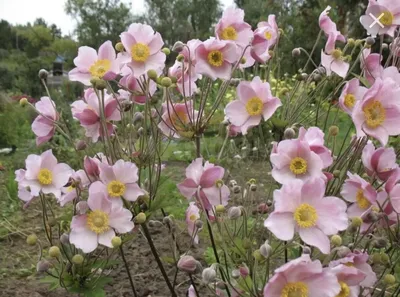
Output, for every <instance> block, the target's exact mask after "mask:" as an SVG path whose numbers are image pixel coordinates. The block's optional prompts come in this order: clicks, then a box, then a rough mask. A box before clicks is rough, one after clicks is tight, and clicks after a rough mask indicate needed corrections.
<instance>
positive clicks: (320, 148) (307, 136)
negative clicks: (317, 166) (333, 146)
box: [298, 127, 333, 168]
mask: <svg viewBox="0 0 400 297" xmlns="http://www.w3.org/2000/svg"><path fill="white" fill-rule="evenodd" d="M324 136H325V135H324V132H322V130H321V129H320V128H318V127H310V128H308V129H307V130H306V129H305V128H304V127H300V130H299V137H298V139H299V140H301V141H305V142H307V143H308V145H309V146H310V150H311V151H313V152H314V153H316V154H317V155H318V156H319V157H320V158H321V160H322V163H323V168H326V167H329V166H331V165H332V162H333V158H332V153H331V151H330V150H329V149H328V148H327V147H326V146H325V145H324V142H325V140H324Z"/></svg>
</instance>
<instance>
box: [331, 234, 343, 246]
mask: <svg viewBox="0 0 400 297" xmlns="http://www.w3.org/2000/svg"><path fill="white" fill-rule="evenodd" d="M342 242H343V240H342V237H340V235H333V236H332V237H331V244H332V245H334V246H340V245H342Z"/></svg>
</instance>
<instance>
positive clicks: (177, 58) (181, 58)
mask: <svg viewBox="0 0 400 297" xmlns="http://www.w3.org/2000/svg"><path fill="white" fill-rule="evenodd" d="M176 60H177V61H178V62H182V61H183V60H185V56H184V55H182V54H179V55H178V56H177V57H176Z"/></svg>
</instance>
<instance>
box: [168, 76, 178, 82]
mask: <svg viewBox="0 0 400 297" xmlns="http://www.w3.org/2000/svg"><path fill="white" fill-rule="evenodd" d="M170 79H171V81H172V83H173V84H176V82H177V81H178V78H177V77H176V76H171V77H170Z"/></svg>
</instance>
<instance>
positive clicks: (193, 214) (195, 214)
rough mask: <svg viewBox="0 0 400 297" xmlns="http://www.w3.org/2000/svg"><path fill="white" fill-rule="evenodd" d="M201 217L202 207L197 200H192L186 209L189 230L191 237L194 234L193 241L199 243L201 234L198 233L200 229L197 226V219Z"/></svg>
mask: <svg viewBox="0 0 400 297" xmlns="http://www.w3.org/2000/svg"><path fill="white" fill-rule="evenodd" d="M198 219H200V209H199V208H198V207H197V206H196V203H195V202H190V204H189V207H188V208H187V210H186V224H187V227H188V232H189V234H190V236H191V237H193V236H194V238H193V242H194V243H196V244H197V243H199V236H198V235H197V233H198V231H199V230H198V229H197V227H196V221H197V220H198Z"/></svg>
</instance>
